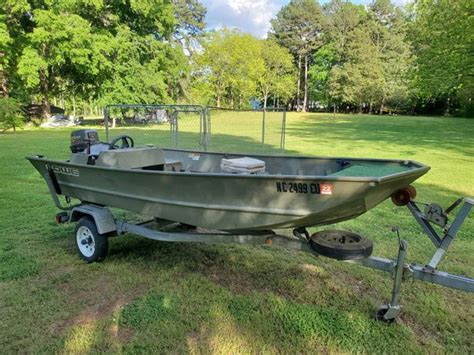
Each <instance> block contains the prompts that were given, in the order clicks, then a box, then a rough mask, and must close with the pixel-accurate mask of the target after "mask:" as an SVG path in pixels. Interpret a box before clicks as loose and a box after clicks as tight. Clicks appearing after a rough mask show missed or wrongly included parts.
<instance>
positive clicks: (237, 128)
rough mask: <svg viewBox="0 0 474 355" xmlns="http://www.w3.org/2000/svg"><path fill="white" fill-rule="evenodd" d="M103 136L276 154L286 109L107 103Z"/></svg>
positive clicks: (168, 145) (282, 145)
mask: <svg viewBox="0 0 474 355" xmlns="http://www.w3.org/2000/svg"><path fill="white" fill-rule="evenodd" d="M104 125H105V128H106V136H107V140H110V139H111V138H112V137H116V136H119V135H124V134H125V135H129V136H132V137H133V138H134V139H136V141H137V143H138V145H144V144H153V145H156V146H159V147H162V148H181V149H191V150H201V151H216V152H241V153H270V154H271V153H281V152H283V151H284V149H285V126H286V112H285V111H283V110H232V109H223V108H218V107H208V106H199V105H108V106H106V107H105V109H104Z"/></svg>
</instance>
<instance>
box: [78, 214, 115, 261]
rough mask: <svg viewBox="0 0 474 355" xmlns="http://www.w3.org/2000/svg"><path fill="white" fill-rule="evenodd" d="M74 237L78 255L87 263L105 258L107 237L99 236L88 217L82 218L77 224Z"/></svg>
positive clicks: (107, 245) (107, 246)
mask: <svg viewBox="0 0 474 355" xmlns="http://www.w3.org/2000/svg"><path fill="white" fill-rule="evenodd" d="M74 237H75V240H76V248H77V251H78V252H79V255H80V256H81V258H82V259H84V260H85V261H87V262H88V263H92V262H96V261H102V260H104V259H105V257H106V256H107V252H108V250H109V241H108V238H107V237H108V236H107V235H106V234H99V232H98V231H97V226H96V225H95V222H94V220H93V219H92V218H91V217H90V216H84V217H82V218H81V219H80V220H79V222H77V225H76V229H75V231H74Z"/></svg>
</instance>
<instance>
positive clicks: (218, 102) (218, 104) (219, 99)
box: [216, 94, 221, 107]
mask: <svg viewBox="0 0 474 355" xmlns="http://www.w3.org/2000/svg"><path fill="white" fill-rule="evenodd" d="M216 106H217V107H221V95H220V94H217V100H216Z"/></svg>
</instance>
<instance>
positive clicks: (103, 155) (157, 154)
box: [95, 147, 165, 169]
mask: <svg viewBox="0 0 474 355" xmlns="http://www.w3.org/2000/svg"><path fill="white" fill-rule="evenodd" d="M164 164H165V153H164V152H163V150H161V149H160V148H157V147H142V148H126V149H112V150H107V151H102V152H100V154H99V156H98V158H97V159H96V161H95V165H96V166H105V167H110V168H120V169H137V168H147V167H155V166H159V165H164Z"/></svg>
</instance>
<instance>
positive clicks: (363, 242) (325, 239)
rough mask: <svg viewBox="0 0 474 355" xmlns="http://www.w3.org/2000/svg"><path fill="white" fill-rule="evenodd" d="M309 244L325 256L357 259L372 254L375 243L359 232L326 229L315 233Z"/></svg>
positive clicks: (339, 258) (338, 258)
mask: <svg viewBox="0 0 474 355" xmlns="http://www.w3.org/2000/svg"><path fill="white" fill-rule="evenodd" d="M309 244H310V246H311V248H313V250H314V251H315V252H316V253H318V254H320V255H323V256H327V257H329V258H333V259H337V260H356V259H364V258H368V257H369V256H370V255H372V250H373V243H372V241H371V240H369V239H366V238H364V237H362V236H361V235H359V234H356V233H353V232H349V231H344V230H326V231H321V232H317V233H314V234H313V235H312V236H311V238H310V240H309Z"/></svg>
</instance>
